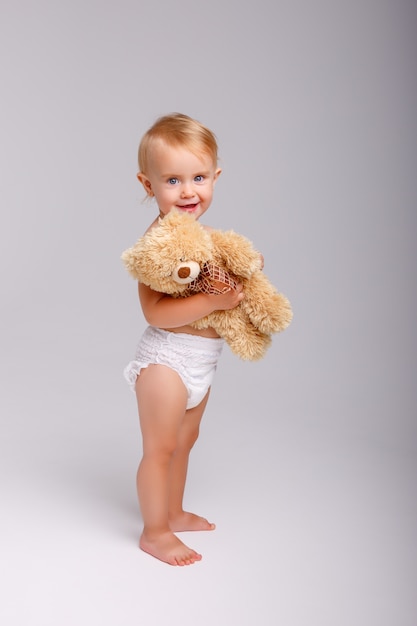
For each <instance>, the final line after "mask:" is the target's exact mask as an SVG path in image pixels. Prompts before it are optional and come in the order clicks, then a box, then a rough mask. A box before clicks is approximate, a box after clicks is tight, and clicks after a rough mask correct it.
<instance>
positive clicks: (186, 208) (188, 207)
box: [179, 202, 198, 211]
mask: <svg viewBox="0 0 417 626" xmlns="http://www.w3.org/2000/svg"><path fill="white" fill-rule="evenodd" d="M197 206H198V202H195V203H194V204H183V205H182V206H180V207H179V208H180V209H181V210H182V211H194V210H195V208H196V207H197Z"/></svg>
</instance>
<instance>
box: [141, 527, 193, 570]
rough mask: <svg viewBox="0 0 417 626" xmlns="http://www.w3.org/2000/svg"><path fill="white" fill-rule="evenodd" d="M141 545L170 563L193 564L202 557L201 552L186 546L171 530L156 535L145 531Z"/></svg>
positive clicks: (145, 549)
mask: <svg viewBox="0 0 417 626" xmlns="http://www.w3.org/2000/svg"><path fill="white" fill-rule="evenodd" d="M139 547H140V548H141V550H143V551H144V552H147V553H148V554H151V555H152V556H154V557H155V558H157V559H159V560H160V561H164V562H165V563H169V565H192V564H193V563H195V562H196V561H201V559H202V556H201V554H198V553H197V552H196V551H195V550H192V549H191V548H189V547H188V546H186V545H185V544H184V543H183V542H182V541H181V540H180V539H178V537H176V536H175V535H174V534H173V533H171V532H166V533H163V534H162V535H156V536H154V537H149V536H148V535H145V532H143V533H142V536H141V538H140V541H139Z"/></svg>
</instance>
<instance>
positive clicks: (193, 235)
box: [122, 210, 292, 361]
mask: <svg viewBox="0 0 417 626" xmlns="http://www.w3.org/2000/svg"><path fill="white" fill-rule="evenodd" d="M122 261H123V263H124V265H125V267H126V269H127V271H128V272H129V273H130V275H131V276H132V277H133V278H135V279H136V280H138V281H139V282H141V283H144V284H145V285H148V286H149V287H150V288H151V289H153V290H154V291H159V292H162V293H165V294H168V295H170V296H172V297H187V296H190V295H192V294H195V293H199V292H203V293H211V294H216V293H217V294H219V293H222V292H223V291H225V290H227V289H233V288H235V287H236V285H237V284H238V283H241V284H242V285H243V291H244V295H245V297H244V298H243V300H241V302H240V303H239V304H238V306H237V307H235V308H234V309H230V310H227V311H224V310H220V311H214V312H212V313H210V314H209V315H207V316H205V317H203V318H202V319H199V320H196V321H195V322H193V323H192V326H193V327H194V328H196V329H205V328H209V327H211V328H214V330H215V331H216V332H217V333H218V334H219V335H220V337H223V338H224V339H225V341H226V342H227V344H228V345H229V347H230V349H231V350H232V352H233V353H234V354H236V355H237V356H239V357H240V358H241V359H243V360H250V361H253V360H257V359H260V358H262V357H263V356H264V355H265V352H266V350H267V349H268V347H269V346H270V344H271V335H272V333H277V332H280V331H282V330H284V329H285V328H287V326H288V325H289V324H290V322H291V319H292V310H291V305H290V303H289V301H288V299H287V298H286V297H285V296H284V295H282V294H280V293H278V291H277V290H276V289H275V287H274V286H273V285H272V284H271V282H270V281H269V279H268V278H267V277H266V275H265V274H264V272H263V271H262V257H261V255H260V254H259V252H257V251H256V250H255V249H254V247H253V245H252V243H251V242H250V241H249V240H248V239H247V238H246V237H244V236H243V235H240V234H238V233H235V232H234V231H232V230H229V231H222V230H216V229H208V228H205V227H204V226H202V225H201V224H200V223H199V222H198V221H197V220H196V219H195V218H194V217H193V216H192V215H190V214H189V213H187V212H184V211H179V210H172V211H170V212H169V213H168V214H167V215H165V216H164V217H163V218H159V223H158V225H157V226H156V227H154V228H152V229H151V230H149V231H148V232H147V233H146V234H145V235H144V236H143V237H141V238H140V239H139V240H138V241H137V242H136V244H135V245H134V246H133V247H131V248H129V249H127V250H125V251H124V252H123V254H122Z"/></svg>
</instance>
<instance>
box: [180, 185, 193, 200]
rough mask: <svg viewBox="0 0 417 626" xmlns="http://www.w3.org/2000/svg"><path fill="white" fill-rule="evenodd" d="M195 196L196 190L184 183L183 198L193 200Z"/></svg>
mask: <svg viewBox="0 0 417 626" xmlns="http://www.w3.org/2000/svg"><path fill="white" fill-rule="evenodd" d="M193 195H194V189H193V186H192V184H191V183H184V185H183V187H182V190H181V196H182V197H183V198H192V197H193Z"/></svg>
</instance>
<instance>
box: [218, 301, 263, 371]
mask: <svg viewBox="0 0 417 626" xmlns="http://www.w3.org/2000/svg"><path fill="white" fill-rule="evenodd" d="M212 325H213V328H215V329H216V331H217V332H218V333H219V335H220V336H221V337H223V338H224V339H225V341H226V342H227V344H228V345H229V347H230V349H231V350H232V352H233V353H234V354H236V355H237V356H239V357H240V358H241V359H243V360H245V361H246V360H247V361H256V360H258V359H261V358H262V357H263V356H264V355H265V352H266V350H267V349H268V347H269V345H270V343H271V337H270V336H269V335H268V334H266V333H262V332H261V331H260V330H259V329H258V328H255V326H254V325H253V324H252V323H251V322H250V320H249V319H248V318H247V316H246V315H244V313H243V311H242V310H241V309H240V308H239V307H238V308H236V309H233V310H230V311H222V314H220V315H218V316H217V318H214V319H213V318H212Z"/></svg>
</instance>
